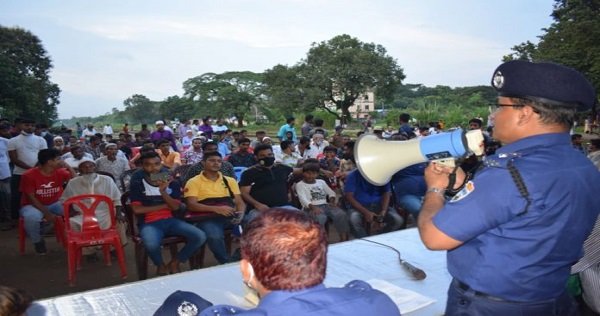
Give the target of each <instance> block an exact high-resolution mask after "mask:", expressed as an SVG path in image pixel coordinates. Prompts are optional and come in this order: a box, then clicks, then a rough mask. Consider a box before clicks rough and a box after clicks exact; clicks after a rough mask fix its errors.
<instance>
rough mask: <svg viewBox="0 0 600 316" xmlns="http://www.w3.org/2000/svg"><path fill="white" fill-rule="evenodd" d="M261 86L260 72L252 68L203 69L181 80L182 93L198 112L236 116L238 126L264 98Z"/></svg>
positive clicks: (240, 125) (241, 124)
mask: <svg viewBox="0 0 600 316" xmlns="http://www.w3.org/2000/svg"><path fill="white" fill-rule="evenodd" d="M263 89H264V84H263V75H262V74H259V73H254V72H251V71H232V72H225V73H222V74H215V73H205V74H203V75H200V76H197V77H194V78H190V79H188V80H186V81H185V82H184V83H183V90H184V91H185V93H184V97H185V98H187V99H188V100H191V101H193V102H194V105H195V108H196V109H197V110H196V113H197V114H203V116H204V114H211V115H214V116H217V117H227V118H230V117H232V116H235V117H236V119H237V123H238V127H243V120H244V118H245V117H246V116H247V114H248V113H252V112H256V111H257V107H258V106H259V105H260V104H262V102H263V101H264V98H265V97H264V95H263Z"/></svg>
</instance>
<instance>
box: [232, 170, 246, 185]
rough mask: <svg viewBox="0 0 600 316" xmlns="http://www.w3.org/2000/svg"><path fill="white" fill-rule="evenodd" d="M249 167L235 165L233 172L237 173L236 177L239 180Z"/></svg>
mask: <svg viewBox="0 0 600 316" xmlns="http://www.w3.org/2000/svg"><path fill="white" fill-rule="evenodd" d="M246 169H248V168H247V167H233V173H235V179H236V180H237V181H238V182H239V181H240V179H242V173H244V171H245V170H246Z"/></svg>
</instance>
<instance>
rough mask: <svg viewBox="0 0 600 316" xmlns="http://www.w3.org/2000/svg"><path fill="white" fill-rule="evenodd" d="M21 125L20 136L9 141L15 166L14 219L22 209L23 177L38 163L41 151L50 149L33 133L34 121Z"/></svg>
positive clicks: (22, 122)
mask: <svg viewBox="0 0 600 316" xmlns="http://www.w3.org/2000/svg"><path fill="white" fill-rule="evenodd" d="M19 124H20V127H21V132H20V134H18V135H17V136H15V137H13V138H11V139H10V140H9V141H8V156H9V157H10V162H11V163H12V164H13V165H14V166H15V167H14V169H13V174H12V177H11V178H10V192H11V216H12V218H13V219H18V218H19V209H20V208H21V191H20V190H19V186H20V183H21V176H22V175H23V174H24V173H25V171H27V170H29V169H31V168H33V167H35V165H36V164H37V163H38V153H39V151H40V150H42V149H46V148H48V144H47V143H46V140H44V139H43V138H42V137H40V136H37V135H35V134H34V133H33V132H34V130H35V121H34V120H31V119H27V118H24V119H20V120H19Z"/></svg>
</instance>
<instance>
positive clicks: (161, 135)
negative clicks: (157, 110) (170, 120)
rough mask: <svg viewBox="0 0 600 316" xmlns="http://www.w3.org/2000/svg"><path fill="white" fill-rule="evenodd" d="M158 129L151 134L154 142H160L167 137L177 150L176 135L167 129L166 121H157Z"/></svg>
mask: <svg viewBox="0 0 600 316" xmlns="http://www.w3.org/2000/svg"><path fill="white" fill-rule="evenodd" d="M155 124H156V130H155V131H154V132H152V134H150V140H152V141H153V142H154V143H156V142H158V141H159V140H161V139H166V140H168V141H169V142H170V143H171V147H172V148H173V150H174V151H177V144H176V143H175V136H173V133H172V132H171V131H168V130H167V129H165V122H163V121H156V123H155Z"/></svg>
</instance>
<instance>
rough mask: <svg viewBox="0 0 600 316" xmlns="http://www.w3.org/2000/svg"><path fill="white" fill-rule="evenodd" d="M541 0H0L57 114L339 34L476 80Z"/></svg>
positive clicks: (540, 15)
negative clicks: (31, 44) (37, 62)
mask: <svg viewBox="0 0 600 316" xmlns="http://www.w3.org/2000/svg"><path fill="white" fill-rule="evenodd" d="M553 3H554V1H551V0H527V1H523V0H502V1H500V0H497V1H491V0H468V1H462V0H455V1H448V0H414V1H408V0H390V1H378V0H364V1H363V0H354V1H328V0H265V1H258V0H254V1H233V0H218V1H216V0H215V1H200V0H197V1H177V0H172V1H162V0H144V1H126V0H103V1H80V0H77V1H50V0H46V1H17V0H12V1H8V0H4V1H0V25H3V26H19V27H21V28H24V29H27V30H30V31H31V32H33V33H34V34H35V35H37V36H38V37H39V38H40V39H41V40H42V43H43V45H44V47H45V48H46V50H47V51H48V54H49V55H50V57H51V58H52V60H53V64H54V69H53V70H52V72H51V75H52V81H53V82H55V83H57V84H58V85H59V86H60V88H61V90H62V93H61V96H60V99H61V103H60V105H59V106H58V113H59V117H60V118H70V117H72V116H96V115H100V114H104V113H106V112H110V110H111V109H112V108H113V107H116V108H118V109H123V100H125V99H126V98H127V97H129V96H131V95H133V94H143V95H146V96H147V97H149V98H150V99H152V100H163V99H165V98H167V97H169V96H172V95H181V94H182V92H183V90H182V88H181V86H182V83H183V81H185V80H186V79H188V78H191V77H194V76H197V75H201V74H203V73H206V72H215V73H221V72H225V71H241V70H250V71H255V72H262V71H264V70H265V69H269V68H272V67H273V66H275V65H277V64H287V65H293V64H295V63H297V62H298V61H300V59H302V58H304V57H305V56H306V52H307V51H308V49H309V48H310V45H311V43H313V42H321V41H325V40H328V39H331V38H332V37H334V36H336V35H340V34H349V35H351V36H354V37H357V38H359V39H360V40H361V41H363V42H374V43H376V44H381V45H383V46H384V47H385V48H386V49H387V51H388V54H389V55H391V56H392V57H394V58H395V59H396V60H397V62H398V64H399V65H400V66H402V67H403V68H404V73H405V75H406V79H405V81H404V82H405V83H423V84H425V85H427V86H435V85H449V86H452V87H457V86H472V85H487V84H489V79H490V77H491V74H492V72H493V70H494V69H495V67H496V66H497V65H498V64H499V63H500V62H501V58H502V56H503V55H505V54H507V53H509V52H510V48H511V47H512V46H514V45H516V44H519V43H521V42H524V41H527V40H530V41H533V42H536V43H537V40H538V39H537V36H539V35H540V34H541V33H542V30H541V29H542V28H544V27H548V26H549V25H550V24H551V22H552V19H551V18H550V13H551V12H552V5H553Z"/></svg>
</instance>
